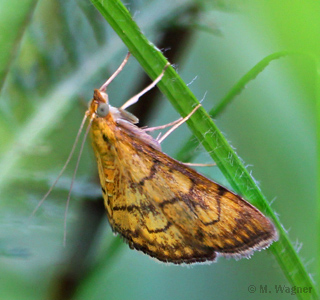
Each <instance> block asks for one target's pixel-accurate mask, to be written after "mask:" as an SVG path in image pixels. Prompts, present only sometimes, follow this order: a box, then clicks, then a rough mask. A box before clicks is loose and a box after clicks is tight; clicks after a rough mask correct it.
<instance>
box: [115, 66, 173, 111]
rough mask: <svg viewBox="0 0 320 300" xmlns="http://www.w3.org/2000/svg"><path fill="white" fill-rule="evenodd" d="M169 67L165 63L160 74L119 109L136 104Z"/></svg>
mask: <svg viewBox="0 0 320 300" xmlns="http://www.w3.org/2000/svg"><path fill="white" fill-rule="evenodd" d="M169 66H170V64H169V63H167V64H166V65H165V66H164V68H163V70H162V72H161V74H160V75H159V76H158V77H157V78H156V79H155V80H154V81H153V82H152V83H151V84H149V85H148V86H147V87H146V88H145V89H143V90H142V91H141V92H140V93H139V94H137V95H135V96H133V97H132V98H130V99H129V100H128V101H127V102H125V103H124V104H123V105H122V106H121V107H120V108H121V109H126V108H127V107H129V106H131V105H132V104H135V103H137V102H138V100H139V98H140V97H141V96H142V95H144V94H145V93H146V92H148V91H150V90H151V89H152V88H154V87H155V86H156V85H157V83H158V82H159V81H160V80H161V79H162V77H163V75H164V72H165V71H166V69H167V68H168V67H169Z"/></svg>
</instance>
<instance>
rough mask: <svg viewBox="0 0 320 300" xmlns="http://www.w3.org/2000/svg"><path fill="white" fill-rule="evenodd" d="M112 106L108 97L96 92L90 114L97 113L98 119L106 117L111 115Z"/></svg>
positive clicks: (91, 102) (90, 106) (90, 104)
mask: <svg viewBox="0 0 320 300" xmlns="http://www.w3.org/2000/svg"><path fill="white" fill-rule="evenodd" d="M109 111H110V106H109V100H108V95H107V94H106V93H104V92H101V91H99V90H97V89H96V90H94V92H93V98H92V100H91V101H90V102H89V112H90V114H93V113H96V114H97V116H98V117H101V118H103V117H105V116H107V115H108V114H109Z"/></svg>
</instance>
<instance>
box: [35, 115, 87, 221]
mask: <svg viewBox="0 0 320 300" xmlns="http://www.w3.org/2000/svg"><path fill="white" fill-rule="evenodd" d="M86 119H87V115H86V114H85V116H84V117H83V119H82V122H81V125H80V128H79V130H78V133H77V136H76V139H75V141H74V143H73V146H72V149H71V151H70V154H69V156H68V158H67V160H66V162H65V164H64V166H63V167H62V169H61V171H60V173H59V175H58V176H57V178H56V180H55V181H54V183H53V184H52V185H51V187H50V188H49V190H48V192H47V193H46V194H45V195H44V196H43V198H42V199H41V200H40V201H39V203H38V205H37V206H36V208H35V209H34V210H33V212H32V214H31V217H32V216H34V214H35V213H36V212H37V210H38V209H39V207H40V206H41V205H42V203H43V202H44V201H45V200H46V199H47V197H48V196H49V195H50V193H51V192H52V190H53V188H54V187H55V186H56V184H57V182H58V181H59V179H60V177H61V175H62V174H63V172H64V171H65V169H66V167H67V166H68V164H69V162H70V160H71V158H72V156H73V153H74V150H75V149H76V146H77V144H78V141H79V137H80V134H81V132H82V129H83V126H84V124H85V122H86Z"/></svg>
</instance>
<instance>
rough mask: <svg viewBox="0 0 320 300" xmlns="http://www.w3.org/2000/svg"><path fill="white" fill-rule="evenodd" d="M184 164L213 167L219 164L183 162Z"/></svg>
mask: <svg viewBox="0 0 320 300" xmlns="http://www.w3.org/2000/svg"><path fill="white" fill-rule="evenodd" d="M182 164H184V165H186V166H190V167H213V166H216V165H217V164H202V163H185V162H182Z"/></svg>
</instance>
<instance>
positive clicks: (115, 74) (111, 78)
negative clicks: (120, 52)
mask: <svg viewBox="0 0 320 300" xmlns="http://www.w3.org/2000/svg"><path fill="white" fill-rule="evenodd" d="M129 57H130V52H128V53H127V55H126V57H125V58H124V60H123V62H122V63H121V65H120V66H119V68H118V69H117V70H116V71H115V72H114V73H113V74H112V75H111V76H110V77H109V78H108V80H107V81H106V82H105V83H104V84H103V85H102V86H101V88H100V89H99V91H100V92H105V91H106V89H107V86H108V85H109V84H110V83H111V81H112V80H113V79H115V78H116V77H117V76H118V74H119V73H120V72H121V71H122V69H123V67H124V66H125V65H126V63H127V62H128V59H129Z"/></svg>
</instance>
